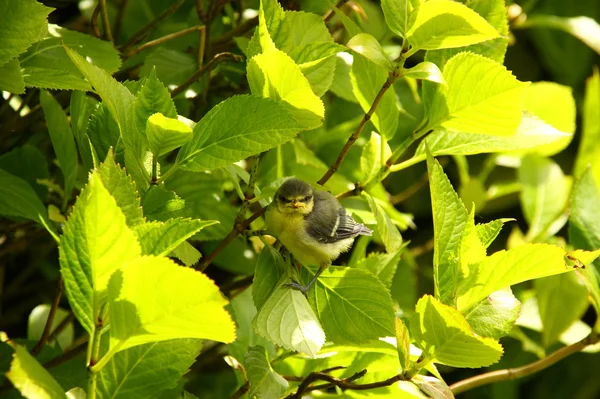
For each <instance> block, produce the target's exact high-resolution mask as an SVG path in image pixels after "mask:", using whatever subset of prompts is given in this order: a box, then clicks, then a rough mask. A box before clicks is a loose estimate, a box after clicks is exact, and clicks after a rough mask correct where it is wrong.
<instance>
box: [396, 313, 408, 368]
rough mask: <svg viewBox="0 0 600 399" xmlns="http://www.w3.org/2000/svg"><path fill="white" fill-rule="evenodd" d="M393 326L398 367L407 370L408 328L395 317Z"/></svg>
mask: <svg viewBox="0 0 600 399" xmlns="http://www.w3.org/2000/svg"><path fill="white" fill-rule="evenodd" d="M394 326H395V331H396V348H397V349H398V359H399V360H400V367H402V370H408V369H409V368H410V335H409V334H408V328H406V324H404V322H403V321H402V320H400V319H399V318H397V317H396V318H395V319H394Z"/></svg>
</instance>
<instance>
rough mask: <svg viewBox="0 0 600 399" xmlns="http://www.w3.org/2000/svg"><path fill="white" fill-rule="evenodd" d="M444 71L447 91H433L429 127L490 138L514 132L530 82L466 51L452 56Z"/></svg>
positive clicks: (444, 89) (499, 65)
mask: <svg viewBox="0 0 600 399" xmlns="http://www.w3.org/2000/svg"><path fill="white" fill-rule="evenodd" d="M443 72H444V78H445V79H446V83H447V85H448V86H447V87H448V88H447V89H446V88H445V87H442V88H443V90H442V89H440V90H438V91H437V92H436V95H435V98H434V99H433V105H432V107H431V110H430V113H431V114H430V116H429V117H430V121H429V126H431V127H433V126H436V125H442V126H444V127H446V128H447V129H449V130H454V131H459V132H464V133H475V134H489V135H492V136H513V135H514V134H515V133H516V131H517V127H518V126H519V123H520V121H521V113H522V108H523V92H524V90H525V88H526V87H527V86H528V85H529V83H525V82H519V81H518V80H517V79H516V78H515V77H514V76H513V75H512V74H511V73H510V72H509V71H508V70H507V69H506V68H505V67H504V66H503V65H501V64H498V63H496V62H494V61H492V60H490V59H488V58H485V57H482V56H480V55H476V54H473V53H469V52H464V53H459V54H457V55H456V56H454V57H452V58H451V59H450V60H449V61H448V62H447V63H446V65H445V66H444V69H443Z"/></svg>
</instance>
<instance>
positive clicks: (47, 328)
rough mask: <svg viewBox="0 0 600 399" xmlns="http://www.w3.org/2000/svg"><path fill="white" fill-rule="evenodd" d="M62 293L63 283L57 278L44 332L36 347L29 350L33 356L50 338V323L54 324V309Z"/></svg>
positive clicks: (56, 307)
mask: <svg viewBox="0 0 600 399" xmlns="http://www.w3.org/2000/svg"><path fill="white" fill-rule="evenodd" d="M62 293H63V281H62V278H61V277H59V278H58V289H57V291H56V296H55V297H54V301H53V302H52V306H51V307H50V312H49V313H48V319H47V320H46V325H45V326H44V331H43V332H42V337H41V338H40V340H39V342H38V343H37V345H36V346H35V347H34V348H33V349H32V350H31V354H32V355H33V356H35V355H37V354H38V353H40V351H41V350H42V348H43V347H44V346H45V345H46V342H48V337H49V336H50V332H51V330H52V323H54V316H56V309H58V304H59V303H60V298H61V297H62Z"/></svg>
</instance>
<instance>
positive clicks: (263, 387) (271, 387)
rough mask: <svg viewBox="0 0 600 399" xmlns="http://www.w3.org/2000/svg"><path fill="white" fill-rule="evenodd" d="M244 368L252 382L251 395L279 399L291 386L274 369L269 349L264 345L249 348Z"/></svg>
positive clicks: (249, 380) (263, 398)
mask: <svg viewBox="0 0 600 399" xmlns="http://www.w3.org/2000/svg"><path fill="white" fill-rule="evenodd" d="M244 368H245V369H246V374H247V375H248V383H249V384H250V391H249V392H248V395H250V397H254V396H258V397H259V398H261V399H278V398H280V397H281V395H283V393H284V392H285V391H286V389H287V388H288V386H289V383H288V382H287V381H286V380H285V379H284V378H283V377H282V376H280V375H279V374H277V373H276V372H275V371H274V370H273V368H272V367H271V364H270V363H269V359H268V357H267V351H266V350H265V348H263V347H262V346H253V347H251V348H248V352H246V355H245V356H244Z"/></svg>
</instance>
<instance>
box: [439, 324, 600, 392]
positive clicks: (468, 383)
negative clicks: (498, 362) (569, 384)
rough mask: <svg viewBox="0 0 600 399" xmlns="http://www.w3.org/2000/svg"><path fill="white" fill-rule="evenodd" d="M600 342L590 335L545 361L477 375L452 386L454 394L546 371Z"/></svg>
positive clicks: (547, 357) (558, 351)
mask: <svg viewBox="0 0 600 399" xmlns="http://www.w3.org/2000/svg"><path fill="white" fill-rule="evenodd" d="M598 341H599V337H598V336H593V335H589V336H587V337H586V338H584V339H582V340H581V341H579V342H576V343H574V344H571V345H569V346H565V347H563V348H560V349H559V350H557V351H555V352H552V353H551V354H550V355H548V356H546V357H545V358H543V359H540V360H537V361H535V362H533V363H530V364H528V365H525V366H522V367H516V368H512V369H504V370H496V371H491V372H489V373H485V374H481V375H477V376H475V377H471V378H467V379H466V380H462V381H458V382H456V383H454V384H452V385H450V389H451V390H452V393H454V394H455V395H457V394H459V393H462V392H466V391H469V390H471V389H474V388H477V387H480V386H483V385H487V384H492V383H495V382H501V381H510V380H515V379H517V378H522V377H525V376H528V375H530V374H534V373H537V372H538V371H541V370H544V369H546V368H548V367H550V366H552V365H553V364H554V363H556V362H558V361H560V360H562V359H564V358H566V357H568V356H570V355H572V354H574V353H577V352H580V351H581V350H583V349H584V348H585V347H586V346H588V345H594V344H595V343H597V342H598Z"/></svg>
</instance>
